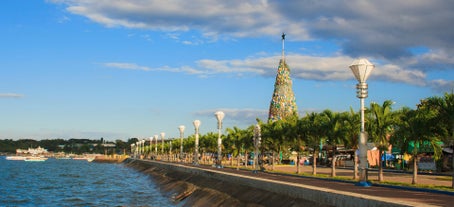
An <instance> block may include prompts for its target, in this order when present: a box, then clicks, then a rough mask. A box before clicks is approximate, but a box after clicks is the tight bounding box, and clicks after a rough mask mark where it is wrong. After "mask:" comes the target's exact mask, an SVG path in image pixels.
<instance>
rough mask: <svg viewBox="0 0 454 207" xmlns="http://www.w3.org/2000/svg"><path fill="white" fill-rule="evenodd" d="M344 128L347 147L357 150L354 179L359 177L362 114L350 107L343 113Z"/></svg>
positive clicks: (354, 160)
mask: <svg viewBox="0 0 454 207" xmlns="http://www.w3.org/2000/svg"><path fill="white" fill-rule="evenodd" d="M342 116H343V130H344V133H345V140H344V144H345V147H346V148H350V149H353V150H354V151H355V154H354V158H353V162H354V164H353V179H355V180H356V179H358V154H357V153H356V150H357V149H358V141H359V139H358V138H359V131H360V127H361V120H360V114H359V113H357V112H355V111H354V110H353V108H351V107H350V111H349V112H345V113H343V115H342Z"/></svg>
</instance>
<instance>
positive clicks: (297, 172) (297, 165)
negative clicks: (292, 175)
mask: <svg viewBox="0 0 454 207" xmlns="http://www.w3.org/2000/svg"><path fill="white" fill-rule="evenodd" d="M296 174H297V175H298V174H300V153H299V152H297V154H296Z"/></svg>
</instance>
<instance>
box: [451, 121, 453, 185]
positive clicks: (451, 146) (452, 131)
mask: <svg viewBox="0 0 454 207" xmlns="http://www.w3.org/2000/svg"><path fill="white" fill-rule="evenodd" d="M451 130H452V131H451V136H452V137H451V141H452V142H454V123H452V126H451ZM451 144H452V145H451V147H452V155H451V156H452V167H451V169H452V184H451V188H454V143H451Z"/></svg>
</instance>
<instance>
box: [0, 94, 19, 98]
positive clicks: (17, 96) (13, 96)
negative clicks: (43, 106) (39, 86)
mask: <svg viewBox="0 0 454 207" xmlns="http://www.w3.org/2000/svg"><path fill="white" fill-rule="evenodd" d="M23 97H24V95H22V94H17V93H0V98H23Z"/></svg>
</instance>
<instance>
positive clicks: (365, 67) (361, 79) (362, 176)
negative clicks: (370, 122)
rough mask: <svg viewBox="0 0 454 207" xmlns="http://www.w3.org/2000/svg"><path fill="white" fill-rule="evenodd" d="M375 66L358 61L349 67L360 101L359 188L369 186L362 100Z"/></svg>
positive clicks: (365, 60)
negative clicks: (354, 79)
mask: <svg viewBox="0 0 454 207" xmlns="http://www.w3.org/2000/svg"><path fill="white" fill-rule="evenodd" d="M374 68H375V66H374V65H373V64H372V63H370V62H369V61H368V60H367V59H364V58H362V59H358V60H355V61H353V63H352V64H351V65H350V70H351V71H352V72H353V75H355V78H356V79H357V80H358V84H356V90H357V91H356V97H358V98H359V100H360V113H361V131H360V135H359V143H358V145H359V183H358V185H360V186H365V187H368V186H370V184H369V183H368V182H367V174H366V170H367V169H366V168H367V146H366V144H367V133H366V132H365V130H364V99H365V98H367V96H368V94H367V87H368V86H367V83H366V80H367V78H368V77H369V75H370V73H371V72H372V70H373V69H374Z"/></svg>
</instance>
